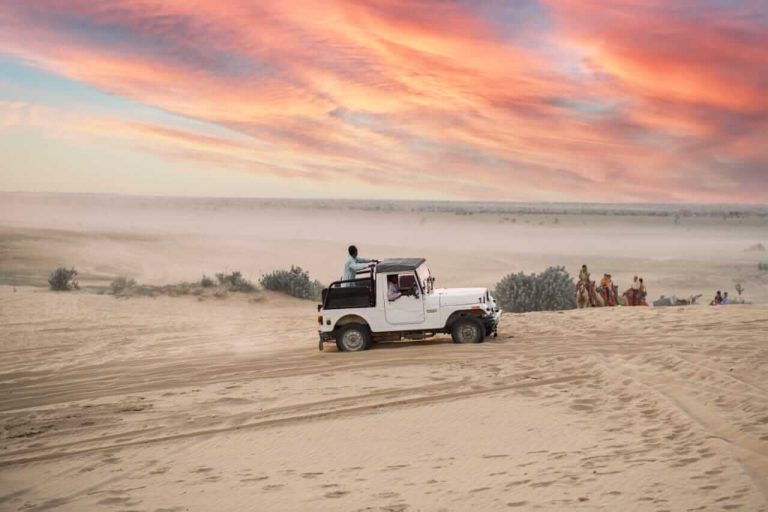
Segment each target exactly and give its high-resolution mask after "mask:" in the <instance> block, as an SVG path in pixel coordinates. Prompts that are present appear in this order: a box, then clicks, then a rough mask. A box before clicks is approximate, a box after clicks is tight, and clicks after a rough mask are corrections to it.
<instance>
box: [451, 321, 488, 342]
mask: <svg viewBox="0 0 768 512" xmlns="http://www.w3.org/2000/svg"><path fill="white" fill-rule="evenodd" d="M451 335H452V336H453V342H454V343H480V342H481V341H483V338H485V327H483V324H481V323H480V321H479V320H478V319H476V318H472V317H462V318H459V319H458V320H456V321H455V322H454V323H453V326H452V327H451Z"/></svg>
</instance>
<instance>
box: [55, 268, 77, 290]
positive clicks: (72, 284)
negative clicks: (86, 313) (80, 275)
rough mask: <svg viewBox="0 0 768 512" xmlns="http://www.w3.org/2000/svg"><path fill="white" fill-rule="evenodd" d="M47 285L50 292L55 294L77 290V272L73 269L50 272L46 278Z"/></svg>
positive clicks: (59, 269)
mask: <svg viewBox="0 0 768 512" xmlns="http://www.w3.org/2000/svg"><path fill="white" fill-rule="evenodd" d="M48 284H49V285H50V287H51V290H54V291H57V292H68V291H70V290H79V289H80V285H79V284H78V283H77V270H75V269H74V267H73V268H66V267H59V268H57V269H56V270H54V271H53V272H51V275H50V277H49V278H48Z"/></svg>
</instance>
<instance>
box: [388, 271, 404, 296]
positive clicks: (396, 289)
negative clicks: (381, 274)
mask: <svg viewBox="0 0 768 512" xmlns="http://www.w3.org/2000/svg"><path fill="white" fill-rule="evenodd" d="M402 296H403V294H402V292H400V286H398V284H397V274H392V275H391V276H387V300H389V301H390V302H391V301H394V300H397V299H399V298H400V297H402Z"/></svg>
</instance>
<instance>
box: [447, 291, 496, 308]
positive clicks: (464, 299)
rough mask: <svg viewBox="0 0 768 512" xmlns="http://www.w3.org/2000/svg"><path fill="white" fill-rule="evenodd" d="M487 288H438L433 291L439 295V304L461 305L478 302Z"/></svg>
mask: <svg viewBox="0 0 768 512" xmlns="http://www.w3.org/2000/svg"><path fill="white" fill-rule="evenodd" d="M487 292H488V288H438V289H437V290H435V293H436V294H437V295H438V297H440V305H441V306H461V305H464V304H479V303H480V302H481V298H482V297H485V294H486V293H487Z"/></svg>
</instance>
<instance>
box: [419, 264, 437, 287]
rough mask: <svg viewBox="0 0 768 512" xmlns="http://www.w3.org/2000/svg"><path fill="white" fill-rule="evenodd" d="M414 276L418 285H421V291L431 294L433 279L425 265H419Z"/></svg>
mask: <svg viewBox="0 0 768 512" xmlns="http://www.w3.org/2000/svg"><path fill="white" fill-rule="evenodd" d="M416 275H417V276H418V277H419V283H420V284H421V289H422V290H424V293H432V290H433V288H434V284H435V278H434V277H432V274H430V272H429V268H428V267H427V265H425V264H424V263H422V264H421V265H419V267H418V268H417V269H416Z"/></svg>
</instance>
